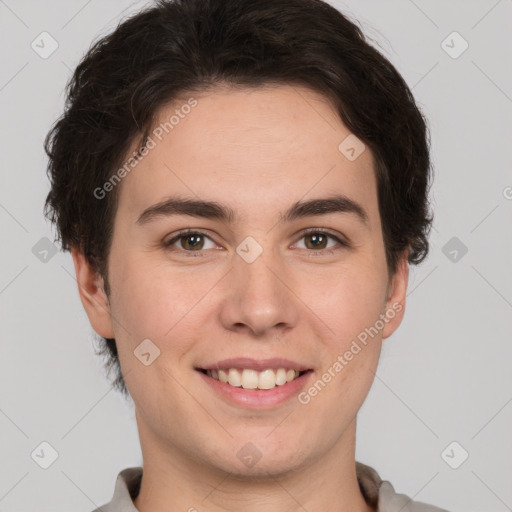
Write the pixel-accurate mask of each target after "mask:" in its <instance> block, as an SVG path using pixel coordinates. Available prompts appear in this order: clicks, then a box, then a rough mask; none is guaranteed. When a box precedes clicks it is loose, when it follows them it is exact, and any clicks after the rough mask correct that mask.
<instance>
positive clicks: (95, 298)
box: [71, 247, 115, 338]
mask: <svg viewBox="0 0 512 512" xmlns="http://www.w3.org/2000/svg"><path fill="white" fill-rule="evenodd" d="M71 256H72V257H73V263H74V265H75V273H76V281H77V284H78V292H79V294H80V300H81V301H82V305H83V307H84V309H85V312H86V313H87V316H88V317H89V322H90V323H91V326H92V328H93V329H94V330H95V331H96V332H97V333H98V334H99V335H100V336H103V338H115V335H114V329H113V328H112V319H111V316H110V305H109V302H108V297H107V295H106V293H105V290H104V282H103V278H102V277H101V276H100V275H99V273H98V272H97V271H96V270H94V269H93V268H92V267H91V265H90V263H89V262H88V261H87V259H86V257H85V256H84V254H83V253H82V252H81V251H80V250H79V249H78V248H76V247H73V248H71Z"/></svg>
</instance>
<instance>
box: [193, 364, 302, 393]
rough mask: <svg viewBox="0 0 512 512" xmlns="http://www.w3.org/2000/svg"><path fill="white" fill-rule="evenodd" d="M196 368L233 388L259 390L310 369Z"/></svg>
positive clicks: (286, 382) (285, 382)
mask: <svg viewBox="0 0 512 512" xmlns="http://www.w3.org/2000/svg"><path fill="white" fill-rule="evenodd" d="M197 370H198V371H200V372H201V373H203V374H205V375H207V376H208V377H211V378H212V379H215V380H218V381H220V382H223V383H224V384H228V385H229V386H232V387H235V388H243V389H261V390H269V389H274V388H275V387H278V386H284V385H285V384H288V383H289V382H292V381H294V380H295V379H298V378H299V377H301V376H302V375H304V374H305V373H309V372H311V371H312V370H304V371H298V370H293V369H290V368H268V369H266V370H263V371H261V372H259V371H256V370H252V369H249V368H244V369H238V368H225V369H219V370H205V369H202V368H197Z"/></svg>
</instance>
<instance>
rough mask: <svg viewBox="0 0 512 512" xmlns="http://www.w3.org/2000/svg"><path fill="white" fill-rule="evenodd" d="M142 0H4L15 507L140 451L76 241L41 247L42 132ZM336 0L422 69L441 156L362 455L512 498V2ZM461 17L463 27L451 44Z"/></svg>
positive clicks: (457, 501) (374, 392) (79, 507)
mask: <svg viewBox="0 0 512 512" xmlns="http://www.w3.org/2000/svg"><path fill="white" fill-rule="evenodd" d="M145 3H146V2H133V3H130V2H128V1H120V0H118V1H110V2H100V1H99V0H89V1H88V2H87V1H83V0H80V1H66V2H64V1H57V0H51V1H45V2H35V1H32V2H29V1H26V0H25V1H23V0H0V52H1V67H0V108H1V148H2V150H1V152H0V158H1V160H0V169H1V173H2V187H1V188H0V219H1V229H2V249H1V254H2V259H1V270H0V272H1V273H0V312H1V323H0V326H1V327H0V328H1V349H2V352H1V358H0V375H1V382H2V385H1V387H0V461H1V462H0V510H3V511H22V512H24V511H32V510H36V509H37V510H38V511H39V512H43V511H50V510H51V511H53V512H58V511H64V510H66V511H68V510H75V511H77V512H79V511H82V512H89V511H90V510H92V509H93V508H95V507H96V506H99V505H101V504H103V503H105V502H106V501H109V500H110V498H111V496H112V492H113V489H114V482H115V478H116V476H117V473H118V472H119V471H120V470H121V469H122V468H125V467H128V466H133V465H140V464H141V453H140V448H139V443H138V435H137V429H136V424H135V421H134V415H133V409H132V406H131V405H130V403H125V401H124V400H123V398H122V397H121V396H120V395H118V394H117V393H116V392H114V391H111V390H110V387H109V381H108V380H107V378H106V377H105V376H104V374H103V370H102V361H101V359H100V358H99V357H97V356H96V355H95V354H94V343H93V335H92V329H91V327H90V325H89V323H88V320H87V317H86V315H85V312H84V311H83V309H82V305H81V303H80V300H79V296H78V292H77V287H76V282H75V277H74V270H73V265H72V260H71V256H70V255H69V254H68V253H65V254H63V253H61V252H57V253H56V254H54V255H53V256H52V254H51V252H50V253H48V255H47V257H46V262H45V261H41V259H40V258H41V256H40V257H36V254H38V252H39V253H40V251H41V250H43V249H44V244H45V241H44V240H43V241H42V242H41V239H42V238H44V237H47V238H49V239H50V240H52V241H53V239H54V233H53V232H52V229H51V227H50V226H49V224H48V223H47V222H46V221H45V220H44V218H43V215H42V208H43V202H44V199H45V197H46V194H47V192H48V181H47V178H46V174H45V168H46V158H45V155H44V152H43V149H42V143H43V139H44V136H45V134H46V132H47V131H48V129H49V128H50V126H51V124H52V123H53V122H54V120H56V118H57V117H58V116H59V115H60V113H61V111H62V107H63V89H64V85H65V83H66V82H67V80H68V78H69V75H70V72H71V70H72V69H73V68H74V67H75V66H76V65H77V63H78V61H79V59H80V58H81V56H82V55H83V53H84V52H85V51H86V50H87V48H88V47H89V45H90V43H91V42H92V41H93V40H95V39H96V38H97V37H99V36H102V35H105V34H106V33H108V32H109V31H111V30H112V29H113V28H114V27H115V26H116V24H117V22H118V21H119V20H120V19H121V17H123V16H125V15H126V14H127V13H129V12H132V11H136V10H138V9H139V8H140V7H142V6H143V5H144V4H145ZM331 3H332V4H333V5H335V6H336V7H338V8H339V9H340V10H342V11H343V12H345V13H346V14H348V15H349V16H350V17H353V18H356V19H358V20H359V22H360V24H361V25H362V27H363V29H364V31H365V33H366V34H367V35H368V36H369V37H370V38H372V39H373V40H374V41H375V44H376V45H378V46H379V47H380V49H381V50H382V51H383V53H384V54H385V55H386V56H387V57H388V58H389V59H390V60H391V61H392V62H393V64H394V65H395V66H396V67H397V68H398V70H399V71H400V72H401V73H402V75H403V76H404V78H405V79H406V81H407V83H408V84H409V85H410V87H412V89H413V93H414V94H415V97H416V98H417V101H418V103H419V105H420V107H421V108H422V109H423V111H424V112H425V114H426V115H427V117H428V118H429V121H430V126H431V131H432V149H433V160H434V165H435V185H434V187H433V189H432V201H433V206H434V209H435V215H436V217H435V223H434V230H433V232H432V237H431V254H430V256H429V258H428V260H427V261H426V262H425V263H424V264H422V265H421V266H420V267H419V268H414V267H413V268H412V274H411V280H410V285H409V286H410V287H409V295H408V304H407V313H406V316H405V320H404V322H403V324H402V326H401V327H400V328H399V330H398V331H397V332H396V333H395V335H394V336H392V337H391V338H390V339H388V340H386V341H385V342H384V347H383V352H382V358H381V362H380V366H379V370H378V373H377V378H376V379H375V382H374V384H373V387H372V389H371V391H370V394H369V396H368V399H367V401H366V402H365V404H364V405H363V407H362V409H361V412H360V414H359V420H358V438H357V452H356V455H357V460H360V461H361V462H365V463H367V464H370V465H371V466H373V467H374V468H375V469H376V470H377V471H378V472H379V473H380V475H381V476H382V477H383V478H384V479H386V480H389V481H390V482H391V483H392V484H393V486H394V487H395V489H396V490H397V491H398V492H401V493H404V494H407V495H409V496H410V497H412V498H414V499H415V500H420V501H425V502H427V503H433V504H437V505H438V506H443V507H445V508H447V509H449V510H451V511H453V512H457V511H465V512H470V511H484V510H485V511H487V512H494V511H495V512H501V511H505V510H512V486H511V485H510V484H511V476H512V463H511V460H512V441H511V436H510V431H511V430H510V427H511V424H512V404H511V401H512V378H511V371H510V362H511V353H512V344H511V343H510V341H511V340H510V329H511V323H512V322H511V319H512V315H511V312H512V310H511V308H512V273H511V272H510V262H511V261H512V242H511V236H510V233H511V229H510V226H511V220H512V200H511V198H512V188H511V187H512V174H511V172H510V164H511V160H512V154H511V141H512V137H511V135H512V133H511V131H512V128H511V122H510V121H511V112H512V99H511V98H512V73H511V65H510V64H511V58H510V57H511V49H512V45H511V35H510V34H511V33H512V30H511V29H512V23H511V21H512V2H511V1H510V0H501V1H496V0H479V1H474V0H473V1H467V0H466V1H449V2H447V1H428V2H427V1H426V0H422V1H421V0H416V1H414V2H413V1H412V0H396V1H382V0H380V1H378V0H373V1H369V0H365V1H359V2H358V1H355V0H351V1H346V2H331ZM43 31H47V32H48V33H49V34H51V36H52V38H54V39H55V40H56V41H57V43H58V48H57V50H56V51H55V52H54V53H53V54H52V55H50V56H49V57H48V58H46V59H43V58H42V57H41V56H40V55H39V54H38V53H36V52H35V51H34V50H33V49H32V48H31V43H32V41H34V40H35V41H36V43H37V42H38V41H39V44H40V46H42V43H40V40H41V37H40V36H39V34H41V32H43ZM454 31H457V32H458V33H459V34H460V36H462V38H463V39H464V40H465V41H467V43H468V44H469V47H468V49H467V50H466V51H465V52H464V53H462V54H461V55H460V56H458V57H457V58H453V55H455V53H458V52H459V51H460V50H461V49H462V48H463V46H462V45H463V44H464V43H463V40H462V39H460V38H458V36H456V35H455V36H453V35H450V34H452V32H454ZM447 38H448V39H447ZM445 40H446V42H445V43H444V44H443V43H442V42H443V41H445ZM44 46H45V49H46V50H45V51H47V50H48V49H49V48H51V47H50V41H49V40H48V39H47V40H46V43H44ZM40 51H42V49H41V50H40ZM447 51H448V52H451V53H452V56H450V55H449V54H448V53H447ZM507 187H508V188H507ZM453 237H457V240H455V241H451V242H449V241H450V240H451V239H452V238H453ZM46 243H47V244H48V242H46ZM447 243H448V245H446V244H447ZM36 244H43V245H36ZM34 246H36V249H35V250H34V252H35V253H36V254H34V252H33V248H34ZM464 247H466V248H467V253H466V254H464V255H463V249H464ZM42 248H43V249H42ZM454 250H455V251H456V252H453V251H454ZM43 441H46V442H48V443H50V445H51V446H52V447H53V448H54V449H55V450H56V451H57V453H58V458H57V459H56V461H55V462H54V463H53V464H52V465H51V466H50V467H49V468H48V469H42V468H41V467H40V466H39V465H38V464H37V463H36V462H35V460H33V458H32V457H31V453H32V452H33V451H34V450H35V449H38V450H39V451H40V447H39V446H40V443H41V442H43ZM453 441H456V442H457V443H458V445H456V446H455V448H454V449H453V451H452V450H451V448H449V449H448V450H447V452H444V450H445V448H446V447H448V446H449V445H450V443H452V442H453ZM38 447H39V448H38ZM452 447H453V446H452ZM462 450H465V451H467V452H468V454H469V457H468V459H467V460H465V461H464V462H463V463H462V464H461V465H460V466H459V467H458V468H457V469H453V468H452V467H450V466H449V465H448V464H447V461H449V462H450V463H451V464H452V465H454V466H457V465H459V464H460V463H461V461H462V459H463V457H462V455H463V453H464V452H463V451H462ZM36 452H37V450H36ZM45 453H46V454H48V453H49V451H48V450H46V452H45ZM442 453H444V456H442ZM34 458H36V457H34ZM36 459H37V458H36ZM334 508H335V504H333V510H334Z"/></svg>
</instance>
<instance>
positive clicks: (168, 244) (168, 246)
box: [163, 228, 350, 258]
mask: <svg viewBox="0 0 512 512" xmlns="http://www.w3.org/2000/svg"><path fill="white" fill-rule="evenodd" d="M310 234H320V235H325V236H327V237H328V238H331V239H333V240H335V241H336V242H338V243H339V244H340V246H341V247H336V248H331V249H319V250H317V251H315V250H314V249H306V250H307V251H308V252H310V253H312V254H311V256H313V254H314V253H320V254H319V255H320V256H321V255H325V254H333V253H335V252H336V251H339V250H340V249H344V248H349V247H350V244H349V243H348V242H347V241H345V240H343V239H341V238H339V237H338V236H336V235H333V234H332V233H330V232H329V231H325V230H324V229H321V228H308V229H306V230H305V231H303V232H302V233H301V235H300V237H299V240H301V239H302V238H304V237H305V236H307V235H310ZM186 235H202V236H205V237H206V238H209V239H210V240H212V241H213V242H215V240H213V239H212V237H211V236H209V235H208V234H207V233H205V232H204V231H201V230H200V229H185V230H182V231H179V232H178V233H176V235H175V236H174V237H173V238H172V239H170V240H168V241H166V242H164V243H163V246H164V248H165V249H167V250H170V251H181V252H183V253H186V254H187V255H189V256H190V257H195V258H197V257H203V256H204V254H203V253H204V251H205V250H207V249H202V250H198V251H187V250H185V249H176V248H173V247H172V245H173V244H174V243H175V242H177V241H179V239H180V238H181V237H183V236H186Z"/></svg>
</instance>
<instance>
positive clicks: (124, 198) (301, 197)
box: [74, 86, 407, 476]
mask: <svg viewBox="0 0 512 512" xmlns="http://www.w3.org/2000/svg"><path fill="white" fill-rule="evenodd" d="M193 97H194V98H195V100H196V101H197V103H196V104H195V106H193V108H190V109H189V108H182V106H183V105H185V104H186V103H187V99H186V98H185V99H184V100H183V102H174V103H173V104H172V105H169V106H167V107H166V108H163V109H162V110H161V111H160V112H159V119H158V120H157V123H156V124H155V127H156V126H158V125H159V123H160V122H165V121H168V120H169V119H170V118H171V116H172V115H173V114H175V112H176V110H178V111H179V112H181V115H180V116H179V122H177V123H175V124H173V127H172V129H169V126H168V127H167V128H168V132H169V133H166V132H165V130H164V131H163V134H160V136H161V137H160V138H161V140H159V137H158V136H156V135H154V134H155V133H160V132H155V131H154V132H153V135H151V138H152V139H153V142H154V143H155V144H153V143H150V144H148V145H151V146H154V147H152V149H150V150H148V151H147V153H146V156H144V157H143V158H142V159H141V160H140V161H139V163H138V164H137V165H136V167H135V168H134V169H133V170H131V171H130V172H129V173H127V175H126V176H125V177H124V178H123V181H122V183H121V184H120V185H118V186H120V187H121V189H120V191H119V192H120V195H119V204H118V209H117V212H116V217H115V223H114V234H113V240H112V247H111V253H110V256H109V265H108V269H109V285H110V288H111V297H110V303H107V301H106V298H105V296H104V294H103V292H102V290H101V286H100V284H101V280H97V281H94V282H95V283H96V284H98V288H97V289H96V288H94V286H93V285H92V284H91V285H87V286H84V290H86V291H85V292H82V293H89V296H88V298H84V297H85V296H84V295H83V296H82V300H83V302H84V306H85V307H86V309H87V313H88V315H89V318H90V321H91V324H92V326H93V327H94V329H95V330H96V331H97V332H98V333H99V334H100V335H102V336H104V337H111V338H115V339H116V343H117V346H118V352H119V357H120V362H121V367H122V370H123V374H124V376H125V381H126V384H127V387H128V389H129V391H130V394H131V396H132V398H133V401H134V404H135V409H136V415H137V423H138V427H139V434H140V436H141V443H142V447H143V452H144V448H145V446H146V448H147V450H148V451H149V450H150V449H151V447H153V449H155V451H156V448H155V447H157V446H158V450H159V452H160V453H168V454H169V455H172V456H173V457H175V458H178V459H180V458H181V460H182V461H198V462H199V461H200V462H201V464H202V465H203V466H207V467H211V468H218V469H220V470H223V471H229V472H230V473H232V474H240V475H245V474H250V475H253V476H256V475H258V474H260V475H265V474H268V473H270V474H279V473H282V472H284V471H287V470H290V469H298V468H301V467H305V466H307V465H311V464H313V463H315V462H318V461H321V460H322V459H324V458H326V457H327V455H328V454H329V453H341V452H343V450H347V449H348V448H347V447H348V446H350V442H349V439H351V436H352V435H353V429H354V427H355V418H356V414H357V412H358V410H359V408H360V406H361V405H362V403H363V401H364V399H365V397H366V395H367V393H368V391H369V388H370V386H371V383H372V381H373V378H374V372H375V371H376V367H377V363H378V359H379V354H380V349H381V342H382V339H383V338H385V337H387V336H389V335H390V334H391V333H392V332H393V331H394V330H395V329H396V327H397V326H398V324H399V323H400V320H401V317H402V314H403V307H404V298H405V288H406V281H407V265H406V263H405V260H404V259H402V260H401V263H400V264H399V267H398V270H397V272H396V274H394V275H393V276H390V275H389V274H388V270H387V266H386V257H385V248H384V244H383V238H382V227H381V222H380V217H379V211H378V203H377V188H376V179H375V174H374V169H373V157H372V154H371V152H370V149H369V148H366V149H365V150H364V151H363V152H362V153H361V154H360V155H359V156H357V153H358V152H359V150H360V149H361V147H359V146H354V141H353V140H351V139H348V141H351V142H352V143H351V144H348V148H347V142H346V143H345V146H344V145H342V146H341V150H340V149H339V146H340V143H342V142H343V141H344V140H345V139H346V137H347V136H349V135H350V132H349V130H348V129H347V128H346V127H345V126H344V124H343V123H342V122H341V121H340V119H339V118H338V116H337V114H336V112H335V110H334V109H333V108H332V106H331V105H330V104H329V103H328V102H327V100H326V99H325V98H323V97H322V96H320V95H318V94H317V93H315V92H313V91H310V90H308V89H306V88H300V87H291V86H279V87H275V88H258V89H250V90H249V89H245V90H237V91H233V90H229V91H228V90H221V89H216V90H212V91H210V92H208V93H206V92H204V93H201V94H195V95H193ZM185 112H187V113H186V114H185ZM175 121H176V119H174V122H175ZM356 142H357V141H356ZM350 147H355V152H353V151H351V150H350ZM354 154H355V155H356V156H357V158H355V159H354V158H353V157H354ZM347 156H350V157H351V158H348V157H347ZM169 199H174V200H175V201H174V202H170V203H168V204H167V206H162V205H164V203H165V202H166V201H168V200H169ZM176 199H180V200H189V201H196V202H198V203H197V204H191V203H190V202H189V203H188V206H187V204H185V206H184V205H183V203H181V204H180V203H178V202H177V201H176ZM328 199H331V201H327V200H328ZM199 202H208V203H213V204H206V205H202V206H201V205H200V204H199ZM303 203H308V204H305V205H304V204H303ZM301 204H302V206H301ZM155 205H160V206H161V207H160V208H158V209H156V210H155V208H154V206H155ZM185 230H189V232H188V233H184V231H185ZM74 258H75V265H76V269H77V275H79V276H85V275H86V271H87V266H86V265H85V264H82V263H83V260H80V258H79V256H78V255H77V254H76V253H74ZM80 261H82V263H80ZM83 282H84V283H85V279H84V281H83ZM101 304H103V305H104V307H100V306H101ZM143 340H146V341H144V342H143ZM148 340H149V341H148ZM141 343H143V344H142V345H141ZM136 354H138V356H137V355H136ZM141 354H145V355H143V356H141ZM141 360H142V361H141ZM230 368H232V369H235V370H236V369H238V370H240V371H238V372H237V371H235V370H229V369H230ZM243 368H245V369H246V371H241V370H242V369H243ZM279 368H281V369H283V370H285V375H286V374H287V376H288V377H289V378H291V376H295V375H296V374H295V373H293V372H292V373H289V372H288V370H296V371H300V372H301V373H300V374H299V377H297V378H296V379H294V380H292V381H290V382H286V383H284V382H283V381H281V380H280V379H283V371H282V370H278V369H279ZM205 369H213V370H214V372H213V374H212V373H208V374H205V372H204V371H201V370H205ZM219 370H225V373H226V375H227V378H228V382H227V383H225V382H222V381H221V380H223V379H224V380H225V378H224V374H223V372H221V371H219ZM263 370H277V371H274V372H268V371H267V372H264V371H263ZM211 375H213V376H211ZM215 377H217V379H219V378H220V379H221V380H217V379H216V378H215ZM276 377H277V379H278V384H277V385H276V383H275V378H276ZM239 379H242V384H243V387H239V385H240V382H239ZM256 383H257V385H258V386H259V387H262V388H265V387H266V388H269V389H250V388H251V387H254V386H255V385H256ZM232 384H233V385H232ZM245 387H247V388H248V389H245ZM352 441H353V440H352ZM247 457H252V458H253V459H249V458H247ZM254 457H256V458H259V460H258V461H257V464H255V465H254V466H251V463H250V462H248V461H250V460H255V459H254Z"/></svg>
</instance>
